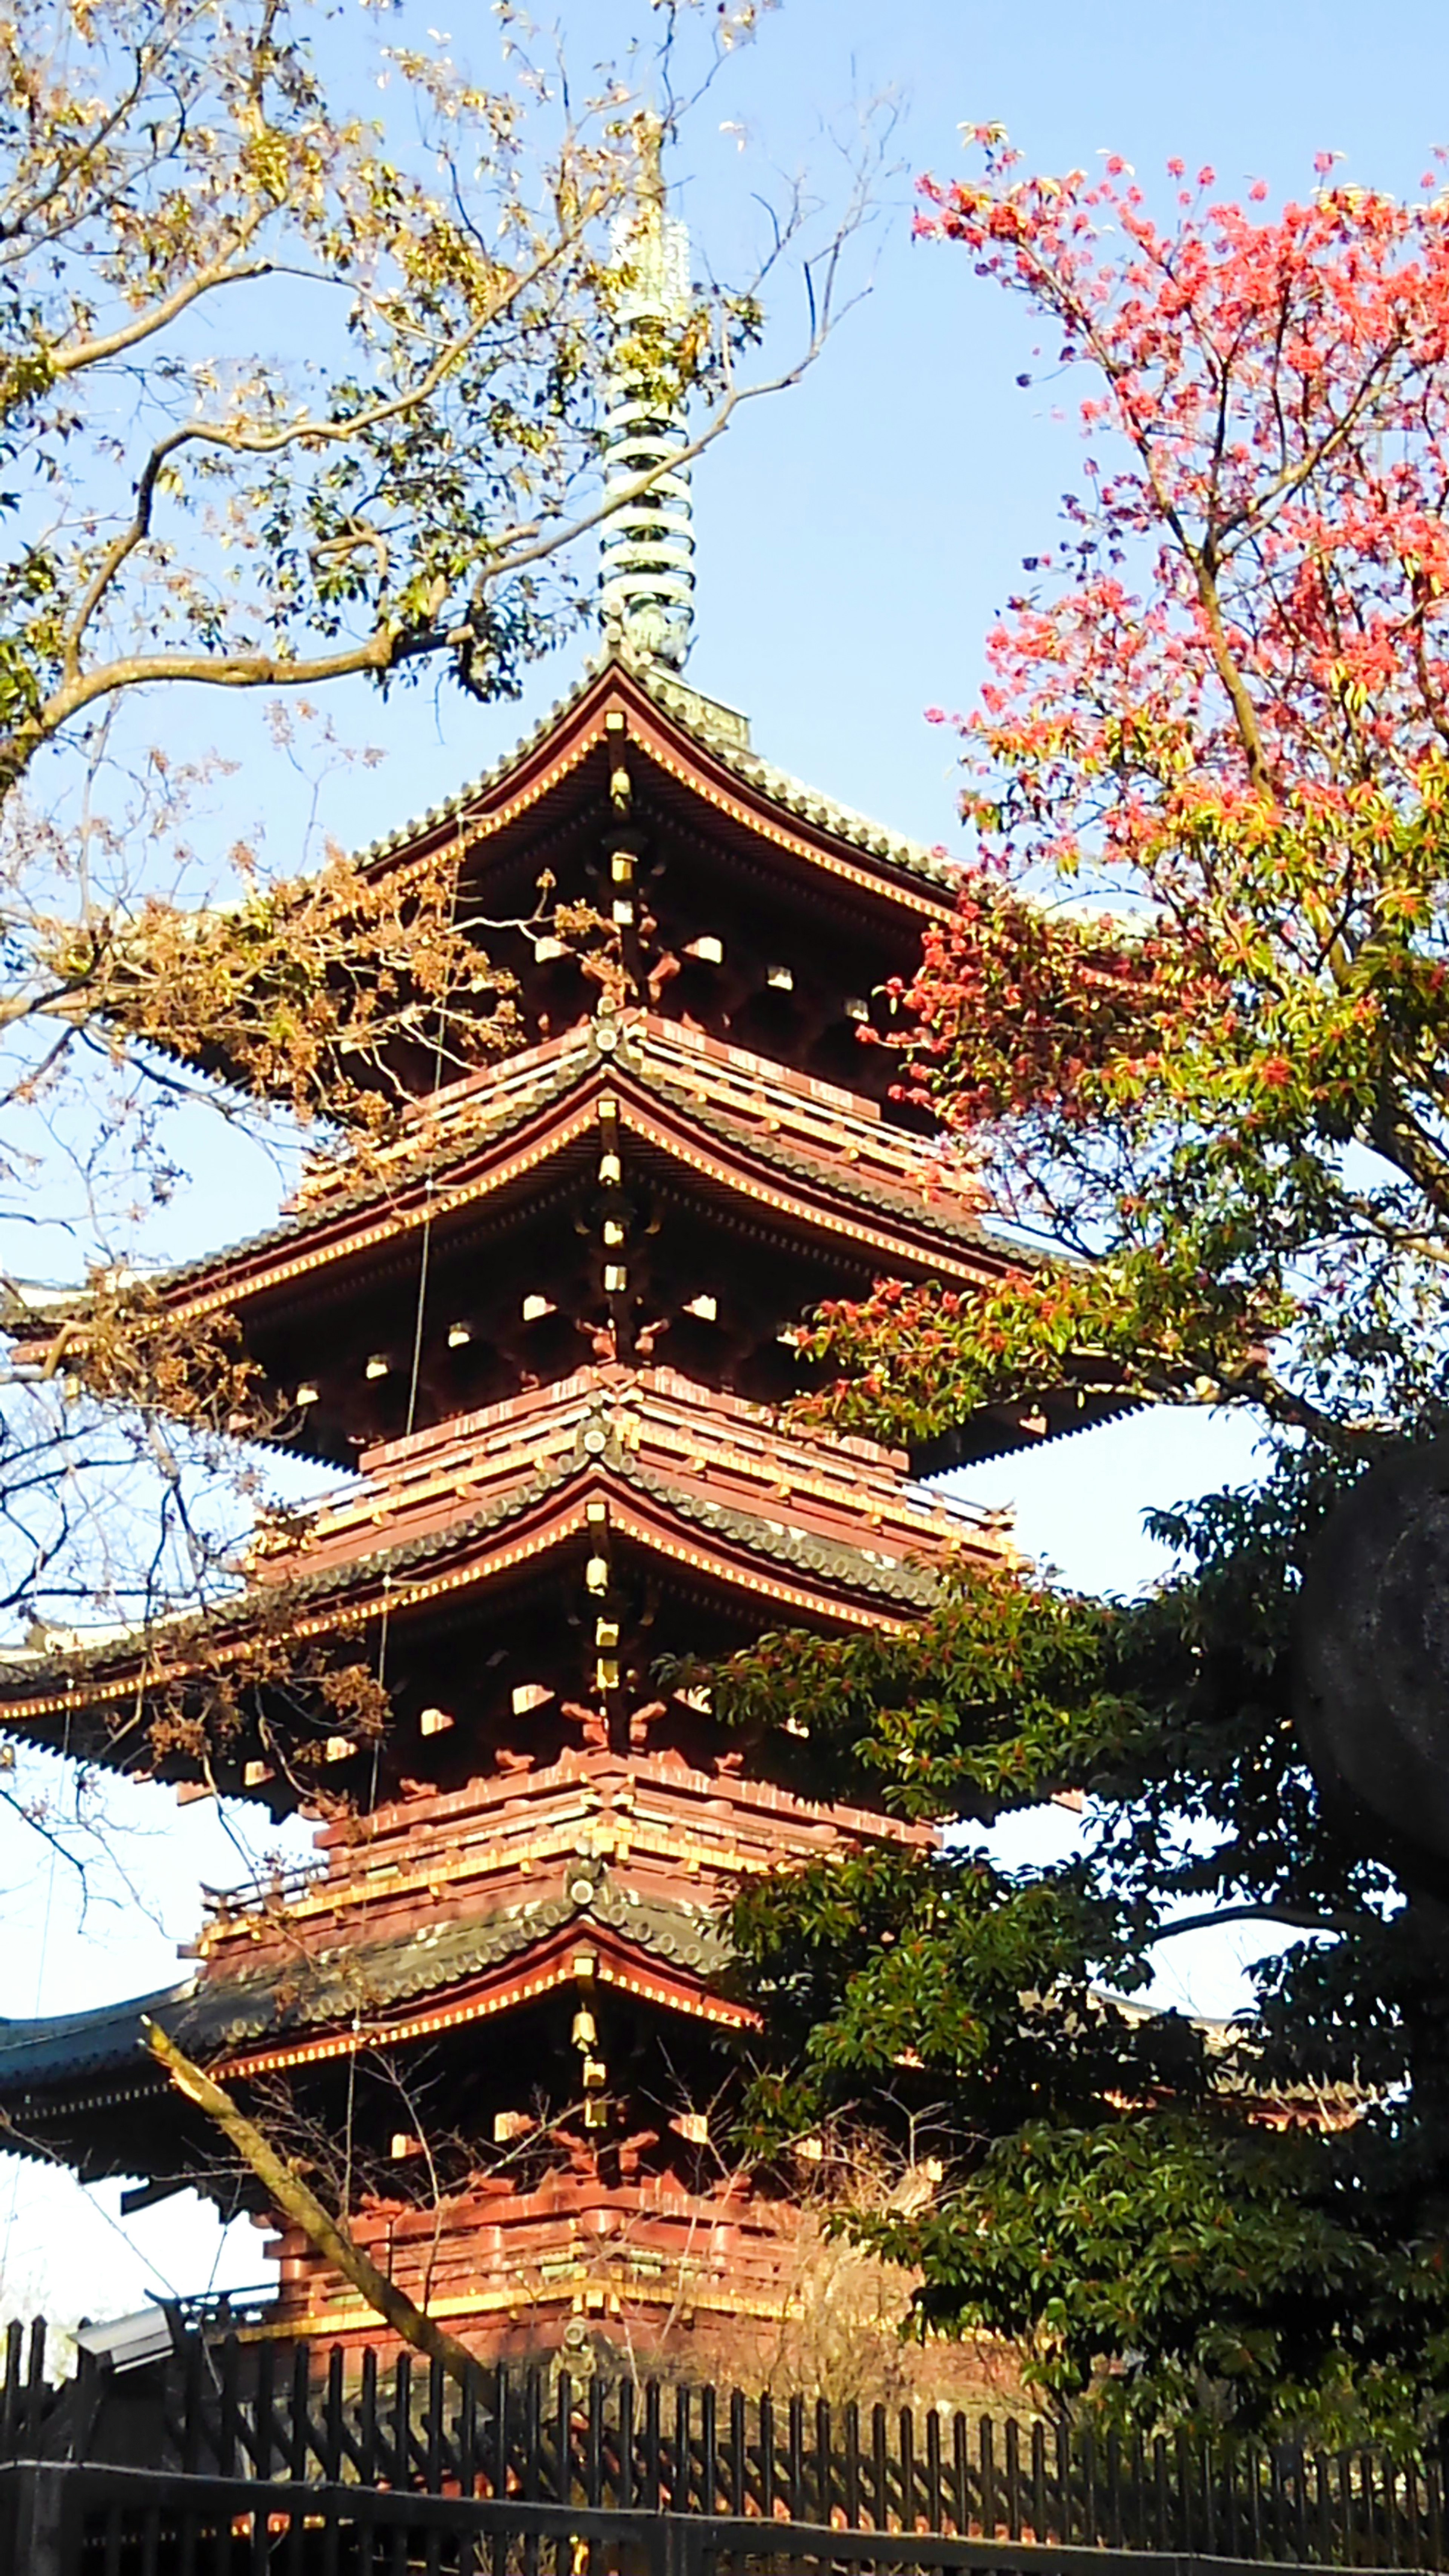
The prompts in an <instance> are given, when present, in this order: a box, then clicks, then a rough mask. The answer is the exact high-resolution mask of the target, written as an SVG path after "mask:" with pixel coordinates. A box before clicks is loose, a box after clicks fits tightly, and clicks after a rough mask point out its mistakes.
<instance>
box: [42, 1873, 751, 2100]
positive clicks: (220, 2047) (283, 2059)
mask: <svg viewBox="0 0 1449 2576" xmlns="http://www.w3.org/2000/svg"><path fill="white" fill-rule="evenodd" d="M579 1884H580V1887H581V1888H582V1886H583V1885H584V1884H585V1882H583V1881H580V1882H579ZM582 1949H587V1950H588V1952H589V1953H590V1959H591V1966H590V1973H591V1974H592V1975H593V1976H595V1977H597V1978H598V1980H599V1981H600V1983H602V1984H604V1985H616V1986H620V1987H623V1988H625V1989H627V1990H628V1991H629V1992H630V1993H633V1994H635V1995H638V1996H639V1997H641V1998H642V1999H643V2000H644V2001H646V2002H652V2003H655V2004H657V2005H658V2006H660V2007H661V2008H662V2009H665V2010H673V2011H679V2012H683V2013H687V2014H690V2015H691V2016H693V2017H695V2018H699V2019H704V2020H708V2021H711V2022H715V2023H719V2024H723V2025H727V2026H730V2027H734V2028H746V2027H748V2026H749V2025H750V2024H751V2023H752V2022H753V2020H754V2015H753V2014H752V2013H751V2012H750V2010H749V2009H748V2007H747V2006H745V2005H743V2004H736V2003H732V2002H731V2001H729V1999H728V1998H726V1997H722V1996H720V1995H717V1994H715V1993H714V1992H713V1990H712V1989H713V1985H714V1984H715V1983H717V1982H718V1980H719V1979H720V1978H721V1976H722V1975H723V1972H724V1969H725V1966H726V1963H727V1958H728V1947H727V1942H726V1937H725V1934H724V1932H723V1929H722V1928H721V1926H720V1924H719V1923H718V1921H717V1920H716V1919H715V1918H714V1916H713V1915H712V1912H711V1910H710V1909H709V1908H708V1907H706V1906H704V1905H693V1904H687V1903H678V1904H672V1905H671V1904H667V1903H662V1902H660V1901H659V1900H657V1899H649V1898H641V1897H638V1896H636V1895H633V1894H632V1893H631V1892H630V1891H629V1889H628V1888H627V1887H626V1886H625V1885H623V1884H621V1883H615V1882H614V1881H613V1880H611V1879H610V1877H609V1876H608V1874H607V1873H603V1874H601V1875H599V1876H597V1877H596V1878H594V1879H591V1880H590V1881H589V1882H588V1894H587V1896H584V1895H582V1894H579V1893H573V1894H571V1893H570V1892H568V1890H563V1891H560V1892H558V1893H555V1894H548V1895H540V1896H538V1897H537V1898H527V1899H524V1900H522V1901H521V1902H518V1903H514V1904H511V1905H509V1906H506V1907H500V1908H498V1909H496V1910H495V1911H494V1912H492V1913H487V1914H474V1915H470V1916H466V1917H464V1918H463V1919H462V1920H460V1921H456V1922H452V1923H444V1924H441V1925H439V1924H436V1923H425V1924H423V1925H422V1926H421V1927H420V1928H419V1929H417V1930H415V1931H411V1932H409V1933H408V1934H407V1935H406V1936H404V1937H402V1938H397V1939H393V1940H388V1941H377V1942H370V1943H369V1942H360V1941H358V1940H356V1939H355V1938H353V1939H350V1940H348V1941H346V1942H345V1943H341V1944H339V1945H337V1946H336V1947H335V1948H332V1949H322V1950H318V1951H313V1952H309V1953H308V1954H307V1955H306V1956H305V1958H304V1959H303V1958H299V1957H298V1955H297V1954H296V1952H295V1951H293V1952H290V1953H289V1954H287V1955H286V1956H284V1957H282V1958H280V1959H272V1960H269V1961H267V1962H265V1963H264V1964H263V1965H261V1966H259V1967H258V1968H257V1969H256V1970H254V1971H252V1972H250V1973H247V1972H241V1973H237V1974H233V1975H228V1976H226V1977H224V1978H223V1977H216V1976H201V1977H195V1978H191V1979H189V1980H188V1981H187V1982H186V1983H185V1984H182V1985H176V1986H170V1987H164V1988H162V1989H161V1990H160V1991H159V1992H158V1993H152V1994H147V1995H138V1996H135V1997H131V1998H128V1999H127V2000H125V2001H123V2002H120V2003H115V2004H105V2005H102V2006H100V2007H98V2008H97V2009H96V2010H95V2011H92V2012H84V2013H66V2014H61V2015H59V2016H53V2017H50V2018H48V2019H44V2020H36V2021H5V2022H0V2102H4V2103H8V2104H10V2105H12V2106H14V2105H17V2104H20V2105H23V2104H24V2103H25V2102H26V2101H27V2100H29V2099H32V2098H33V2097H34V2096H36V2095H45V2094H51V2095H54V2094H57V2093H62V2092H64V2093H70V2092H72V2091H73V2090H74V2088H75V2087H76V2086H77V2085H81V2084H84V2085H86V2086H91V2085H96V2084H100V2083H102V2082H104V2080H105V2079H107V2078H112V2079H114V2078H117V2077H123V2076H126V2075H130V2076H133V2077H137V2076H139V2077H140V2078H141V2081H142V2084H143V2086H145V2088H146V2089H153V2088H154V2089H155V2090H157V2091H161V2090H164V2089H165V2085H166V2080H167V2079H166V2078H165V2076H164V2075H161V2074H159V2072H158V2073H157V2074H156V2075H155V2076H154V2077H152V2076H151V2070H150V2068H149V2066H148V2064H147V2061H146V2060H145V2058H144V2055H143V2051H144V2047H145V2040H144V2032H143V2028H142V2025H143V2022H144V2021H146V2020H148V2019H149V2020H153V2021H155V2022H157V2023H158V2024H159V2025H160V2027H161V2028H162V2029H164V2030H166V2031H167V2032H168V2033H169V2034H170V2036H171V2037H172V2038H173V2039H175V2040H176V2041H177V2043H178V2044H179V2046H181V2047H182V2048H184V2049H185V2050H186V2051H187V2053H188V2055H190V2056H194V2057H197V2058H199V2059H201V2060H202V2061H203V2062H205V2063H206V2064H208V2065H210V2066H213V2067H215V2068H216V2069H217V2070H218V2072H220V2073H222V2074H224V2075H226V2076H229V2077H232V2078H235V2079H240V2078H245V2077H247V2076H250V2075H257V2074H261V2073H263V2072H266V2071H270V2070H271V2069H273V2068H282V2067H286V2066H289V2065H297V2064H300V2063H304V2062H313V2063H315V2062H319V2061H321V2060H322V2059H325V2058H328V2057H337V2056H344V2055H346V2054H348V2053H349V2052H351V2051H357V2050H365V2049H369V2048H375V2047H377V2046H379V2045H381V2044H383V2043H384V2042H387V2043H391V2044H393V2045H396V2044H399V2043H406V2042H408V2041H410V2040H414V2039H424V2038H436V2037H437V2036H438V2035H439V2033H441V2032H443V2031H446V2030H449V2029H458V2028H461V2027H463V2026H464V2025H466V2024H468V2023H470V2022H473V2021H478V2020H483V2019H486V2018H489V2017H490V2016H492V2015H494V2014H496V2013H499V2012H503V2011H510V2010H515V2009H517V2007H518V2006H519V2005H521V2004H525V2003H528V2002H530V2001H532V2000H533V1999H534V1997H535V1996H537V1995H540V1994H544V1993H547V1992H549V1991H551V1990H552V1989H553V1988H554V1987H556V1986H562V1985H567V1984H570V1983H572V1982H573V1981H574V1979H575V1978H576V1976H577V1973H578V1967H577V1962H578V1957H579V1953H580V1951H581V1950H582ZM304 1968H305V1971H306V1973H305V1974H303V1973H301V1971H302V1970H303V1969H304ZM359 1999H361V2003H360V2000H359ZM78 2107H79V2106H78ZM7 2143H8V2144H11V2145H13V2146H15V2147H16V2148H18V2149H20V2150H22V2151H23V2150H24V2148H25V2147H26V2144H27V2141H26V2139H25V2138H24V2135H23V2130H17V2132H16V2133H15V2134H13V2135H12V2136H11V2137H9V2138H8V2139H7Z"/></svg>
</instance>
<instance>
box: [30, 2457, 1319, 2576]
mask: <svg viewBox="0 0 1449 2576" xmlns="http://www.w3.org/2000/svg"><path fill="white" fill-rule="evenodd" d="M1111 2563H1112V2565H1113V2568H1114V2571H1117V2576H1242V2562H1241V2561H1240V2560H1235V2559H1225V2558H1209V2557H1205V2556H1185V2555H1181V2554H1172V2555H1165V2554H1163V2553H1161V2552H1149V2551H1138V2552H1127V2551H1124V2552H1123V2553H1122V2554H1121V2555H1120V2557H1118V2558H1117V2559H1115V2560H1113V2561H1112V2562H1111ZM1102 2564H1103V2562H1102V2559H1101V2557H1100V2556H1097V2557H1095V2559H1094V2557H1093V2554H1092V2552H1091V2551H1089V2550H1083V2549H1050V2548H1040V2547H1037V2546H1035V2545H1033V2544H1030V2543H1020V2542H1018V2543H1015V2544H1013V2543H1012V2542H1010V2541H1003V2540H981V2539H977V2540H970V2539H965V2538H962V2537H960V2536H959V2535H957V2534H953V2533H936V2532H931V2533H917V2532H891V2533H886V2532H874V2531H852V2532H850V2533H849V2534H848V2535H846V2534H842V2533H841V2532H840V2531H838V2530H836V2529H834V2528H832V2527H831V2526H830V2525H829V2524H825V2525H821V2524H818V2523H817V2524H811V2523H794V2522H771V2523H761V2522H760V2521H759V2520H758V2518H755V2519H746V2520H740V2519H738V2518H735V2517H731V2516H728V2515H718V2514H692V2515H691V2514H673V2513H657V2514H651V2513H646V2512H637V2513H620V2512H612V2511H603V2510H600V2511H591V2510H590V2509H589V2508H588V2507H587V2506H582V2505H575V2506H565V2505H537V2504H535V2505H528V2504H521V2503H517V2502H513V2501H507V2502H499V2501H498V2500H496V2499H488V2500H479V2499H474V2498H471V2497H453V2496H417V2495H397V2494H394V2493H393V2492H391V2491H390V2490H389V2489H386V2488H378V2487H359V2486H308V2487H301V2486H299V2485H297V2484H296V2483H295V2482H289V2483H280V2484H275V2485H263V2484H261V2483H259V2482H257V2481H255V2480H250V2481H244V2480H236V2479H223V2478H198V2477H184V2476H179V2475H176V2474H174V2473H168V2472H166V2471H165V2470H146V2469H120V2468H107V2467H99V2466H86V2465H80V2464H75V2463H67V2464H56V2463H47V2464H42V2463H37V2462H32V2461H23V2462H18V2463H16V2464H14V2465H13V2466H11V2467H9V2468H3V2469H0V2576H91V2571H92V2570H95V2571H96V2576H102V2571H103V2576H203V2571H205V2576H262V2571H264V2570H267V2569H273V2568H275V2569H279V2570H285V2571H286V2576H314V2571H315V2576H410V2571H412V2570H415V2569H416V2570H419V2571H426V2576H948V2571H951V2570H960V2571H962V2576H989V2571H996V2576H1097V2571H1098V2570H1099V2569H1100V2568H1101V2566H1102ZM1278 2576H1308V2571H1307V2570H1306V2569H1297V2568H1294V2567H1293V2566H1292V2565H1291V2563H1285V2564H1284V2565H1282V2566H1281V2567H1280V2569H1279V2571H1278Z"/></svg>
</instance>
